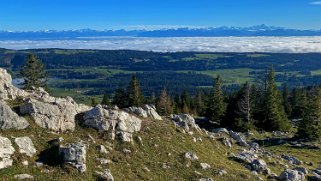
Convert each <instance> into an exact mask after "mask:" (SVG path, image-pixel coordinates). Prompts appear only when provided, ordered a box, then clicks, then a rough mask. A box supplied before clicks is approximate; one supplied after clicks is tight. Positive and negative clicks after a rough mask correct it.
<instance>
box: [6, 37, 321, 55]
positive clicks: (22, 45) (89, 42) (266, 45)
mask: <svg viewBox="0 0 321 181" xmlns="http://www.w3.org/2000/svg"><path fill="white" fill-rule="evenodd" d="M0 47H1V48H7V49H15V50H21V49H34V48H64V49H100V50H119V49H129V50H146V51H157V52H176V51H199V52H273V53H306V52H321V37H211V38H207V37H206V38H205V37H193V38H190V37H188V38H128V37H113V38H111V37H110V38H87V39H86V38H81V39H77V40H38V41H34V40H32V41H31V40H17V41H0Z"/></svg>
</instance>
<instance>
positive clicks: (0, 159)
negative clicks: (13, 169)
mask: <svg viewBox="0 0 321 181" xmlns="http://www.w3.org/2000/svg"><path fill="white" fill-rule="evenodd" d="M0 70H1V69H0ZM14 151H15V150H14V148H13V146H12V144H11V141H10V140H9V139H8V138H5V137H2V136H0V169H3V168H7V167H10V166H12V162H13V160H12V159H11V158H10V157H11V155H12V154H13V153H14Z"/></svg>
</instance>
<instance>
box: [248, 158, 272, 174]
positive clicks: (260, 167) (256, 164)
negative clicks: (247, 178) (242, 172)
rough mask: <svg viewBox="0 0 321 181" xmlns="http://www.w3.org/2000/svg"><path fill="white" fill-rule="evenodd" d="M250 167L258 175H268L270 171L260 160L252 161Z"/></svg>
mask: <svg viewBox="0 0 321 181" xmlns="http://www.w3.org/2000/svg"><path fill="white" fill-rule="evenodd" d="M251 167H252V169H253V170H255V171H257V172H258V173H263V174H266V175H267V174H269V172H270V170H269V169H268V167H267V164H266V162H265V161H264V160H262V159H256V160H254V161H252V163H251Z"/></svg>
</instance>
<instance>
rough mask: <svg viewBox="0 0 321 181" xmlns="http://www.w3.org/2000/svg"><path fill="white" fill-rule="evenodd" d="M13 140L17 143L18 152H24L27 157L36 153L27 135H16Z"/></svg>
mask: <svg viewBox="0 0 321 181" xmlns="http://www.w3.org/2000/svg"><path fill="white" fill-rule="evenodd" d="M14 141H15V143H16V144H17V145H18V147H19V152H20V153H25V154H26V155H27V156H29V157H32V156H33V155H34V154H36V152H37V150H36V148H35V146H34V145H33V143H32V140H31V139H30V138H29V137H18V138H16V139H15V140H14Z"/></svg>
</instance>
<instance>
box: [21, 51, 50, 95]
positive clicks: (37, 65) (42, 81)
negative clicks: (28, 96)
mask: <svg viewBox="0 0 321 181" xmlns="http://www.w3.org/2000/svg"><path fill="white" fill-rule="evenodd" d="M20 74H21V76H22V77H23V79H24V83H23V88H24V89H26V90H30V89H32V87H35V88H39V87H42V88H44V89H48V87H47V74H46V72H45V67H44V65H43V63H42V62H41V61H40V60H39V59H38V58H37V57H36V56H35V55H33V54H29V55H28V57H27V62H26V64H25V65H24V67H23V68H22V69H21V71H20Z"/></svg>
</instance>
